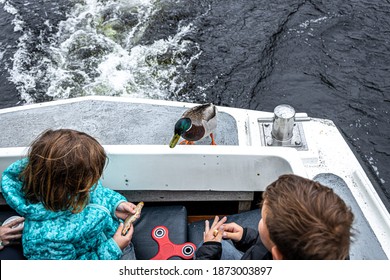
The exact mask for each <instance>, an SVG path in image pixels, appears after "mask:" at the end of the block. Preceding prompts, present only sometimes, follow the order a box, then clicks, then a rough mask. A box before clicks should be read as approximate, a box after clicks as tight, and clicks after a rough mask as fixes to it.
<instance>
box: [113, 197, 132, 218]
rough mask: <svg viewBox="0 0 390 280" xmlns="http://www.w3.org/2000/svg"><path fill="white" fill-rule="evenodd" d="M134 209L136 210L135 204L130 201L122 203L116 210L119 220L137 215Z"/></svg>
mask: <svg viewBox="0 0 390 280" xmlns="http://www.w3.org/2000/svg"><path fill="white" fill-rule="evenodd" d="M134 209H135V205H134V204H133V203H131V202H128V201H126V202H122V203H121V204H119V205H118V207H117V208H116V210H115V215H116V217H117V218H120V219H122V220H125V219H126V218H127V216H129V215H130V214H134V213H135V210H134Z"/></svg>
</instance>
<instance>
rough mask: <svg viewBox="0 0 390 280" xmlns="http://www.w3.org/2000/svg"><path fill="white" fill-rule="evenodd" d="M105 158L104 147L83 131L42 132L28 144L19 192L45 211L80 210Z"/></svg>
mask: <svg viewBox="0 0 390 280" xmlns="http://www.w3.org/2000/svg"><path fill="white" fill-rule="evenodd" d="M106 159H107V156H106V153H105V151H104V148H103V147H102V146H101V145H100V144H99V142H98V141H97V140H96V139H94V138H93V137H91V136H90V135H88V134H86V133H83V132H79V131H76V130H71V129H58V130H47V131H44V132H43V133H42V134H41V135H40V136H39V137H38V138H37V139H36V140H35V141H34V142H33V143H32V144H31V146H30V149H29V152H28V164H27V166H26V168H25V169H24V170H23V171H22V173H21V174H20V178H21V180H22V181H23V187H22V191H23V193H24V195H25V197H26V199H27V200H28V201H30V202H32V203H38V202H41V203H42V204H43V205H44V206H45V208H46V209H48V210H52V211H63V210H70V211H72V212H74V213H77V212H80V211H81V210H82V209H83V208H84V207H85V205H86V204H87V203H88V200H89V191H90V189H91V188H92V187H93V186H94V185H95V184H96V183H97V182H98V180H99V178H100V177H101V176H102V173H103V169H104V166H105V164H106Z"/></svg>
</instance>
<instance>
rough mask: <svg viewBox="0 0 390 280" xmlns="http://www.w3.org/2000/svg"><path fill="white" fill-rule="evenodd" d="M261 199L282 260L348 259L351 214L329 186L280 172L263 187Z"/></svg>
mask: <svg viewBox="0 0 390 280" xmlns="http://www.w3.org/2000/svg"><path fill="white" fill-rule="evenodd" d="M263 202H264V204H265V205H266V206H267V208H266V209H265V210H266V211H267V212H266V219H265V223H266V225H267V228H268V231H269V236H270V239H271V240H272V241H273V242H274V243H275V245H276V246H277V247H278V249H279V251H280V252H281V254H282V255H283V257H284V258H285V259H296V260H305V259H312V260H315V259H317V260H343V259H346V258H348V256H349V248H350V243H351V237H352V236H353V233H352V223H353V219H354V215H353V213H352V211H351V209H350V208H349V207H348V206H347V205H346V204H345V202H344V201H343V200H342V199H341V198H340V197H339V196H338V195H337V194H335V193H334V191H333V190H332V189H331V188H329V187H326V186H323V185H321V184H320V183H318V182H315V181H312V180H309V179H306V178H302V177H300V176H296V175H283V176H280V177H279V179H278V180H276V181H275V182H273V183H272V184H271V185H269V186H268V187H267V189H266V190H265V192H264V193H263Z"/></svg>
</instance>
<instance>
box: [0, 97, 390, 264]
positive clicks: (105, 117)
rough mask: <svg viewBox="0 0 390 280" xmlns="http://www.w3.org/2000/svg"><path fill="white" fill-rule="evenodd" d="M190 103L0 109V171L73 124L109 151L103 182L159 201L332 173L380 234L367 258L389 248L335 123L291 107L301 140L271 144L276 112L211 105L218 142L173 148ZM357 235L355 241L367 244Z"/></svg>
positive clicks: (241, 191)
mask: <svg viewBox="0 0 390 280" xmlns="http://www.w3.org/2000/svg"><path fill="white" fill-rule="evenodd" d="M194 105H195V104H185V103H179V102H170V101H156V100H142V99H131V98H123V97H83V98H75V99H68V100H61V101H55V102H50V103H43V104H34V105H28V106H22V107H15V108H8V109H3V110H0V120H1V122H0V128H1V131H2V133H1V134H0V147H1V148H0V172H2V171H3V170H4V169H5V168H6V167H7V166H8V165H9V164H10V163H12V162H13V161H15V160H17V159H19V158H21V157H23V156H24V155H25V154H26V147H28V146H29V144H30V143H31V141H32V140H33V139H35V137H37V135H39V134H40V133H41V132H42V131H43V130H45V129H48V128H51V129H58V128H72V129H76V130H81V131H84V132H86V133H88V134H90V135H92V136H94V137H95V138H97V139H98V140H99V142H100V143H102V144H103V145H104V147H105V149H106V150H107V153H108V155H109V158H110V161H109V165H108V167H107V169H106V170H105V173H104V176H103V183H104V184H105V185H106V186H108V187H111V188H113V189H116V190H118V191H121V192H126V191H131V192H133V194H134V193H135V194H136V195H137V196H138V197H139V196H142V195H143V194H142V192H144V193H145V192H152V193H153V195H155V194H156V191H157V192H160V193H164V195H161V196H156V201H158V200H159V197H160V198H161V197H163V198H164V199H166V198H167V197H168V196H167V193H169V192H171V193H172V194H174V195H175V196H176V199H177V198H179V199H183V200H184V199H185V197H187V199H188V197H190V198H191V199H194V200H196V199H199V200H202V199H203V200H204V199H207V198H208V199H210V200H216V199H218V200H219V199H223V198H221V196H220V193H224V194H225V195H226V196H225V199H231V197H232V195H233V196H235V197H237V200H242V201H243V202H245V201H248V200H250V199H252V198H253V196H250V195H249V196H248V194H251V193H253V192H260V191H263V190H264V189H265V187H266V186H267V185H268V184H269V183H270V182H272V181H274V180H275V179H277V177H278V176H279V175H281V174H284V173H295V174H298V175H301V176H305V177H308V178H314V177H315V176H316V175H318V174H325V173H329V174H332V175H336V176H338V177H339V178H340V179H342V180H343V182H345V184H346V186H347V188H348V192H349V194H348V197H349V198H351V200H350V202H351V203H353V204H354V205H355V206H354V207H355V209H357V210H356V211H360V212H359V217H361V219H362V220H364V221H365V223H366V229H367V230H365V232H368V233H367V235H368V236H374V238H377V240H378V242H377V245H375V248H376V249H378V253H377V254H375V255H371V257H372V258H375V259H382V258H389V257H390V215H389V212H388V209H387V208H386V206H385V204H384V202H383V201H382V200H381V198H380V196H379V195H378V193H377V191H376V189H375V188H374V186H373V185H372V183H371V182H370V180H369V179H368V177H367V175H366V174H365V172H364V170H363V169H362V167H361V165H360V164H359V162H358V160H357V159H356V157H355V156H354V154H353V152H352V151H351V149H350V148H349V146H348V144H347V143H346V142H345V141H344V139H343V137H342V135H341V134H340V132H339V131H338V129H337V128H336V126H335V125H334V124H333V122H331V121H329V120H323V119H312V118H309V117H308V116H307V115H306V114H304V113H300V114H296V122H297V127H298V128H299V129H301V130H302V131H303V132H304V135H303V137H302V138H300V140H302V144H301V145H300V146H299V147H280V146H276V147H275V146H269V145H267V135H266V130H267V129H268V124H271V122H272V118H273V113H271V112H258V111H251V110H242V109H234V108H227V107H218V110H219V118H218V127H217V131H216V132H215V138H216V142H217V146H210V145H209V143H210V139H209V137H207V138H206V139H204V140H202V141H201V142H200V143H197V145H194V146H180V145H179V146H177V147H175V148H174V149H170V148H169V146H168V144H169V141H170V139H171V137H172V135H173V128H174V124H175V122H176V120H177V119H178V118H179V117H180V116H181V114H182V113H183V112H184V111H185V110H186V109H187V107H191V106H194ZM299 142H300V141H299ZM189 170H190V171H191V175H187V174H188V172H189ZM226 170H228V171H226ZM194 178H196V180H194ZM180 194H181V196H180ZM199 194H202V195H200V196H198V195H199ZM236 194H237V195H236ZM241 210H245V207H243V208H242V209H241ZM363 241H364V242H363V243H367V244H371V243H372V242H371V243H370V242H369V241H366V240H363ZM363 243H362V242H361V241H360V243H358V245H356V246H357V247H356V248H355V250H356V251H359V250H368V249H367V248H364V244H363ZM378 244H380V245H378ZM380 247H381V248H380ZM355 256H356V258H360V259H361V258H366V255H364V254H363V255H362V254H355ZM367 258H370V257H367Z"/></svg>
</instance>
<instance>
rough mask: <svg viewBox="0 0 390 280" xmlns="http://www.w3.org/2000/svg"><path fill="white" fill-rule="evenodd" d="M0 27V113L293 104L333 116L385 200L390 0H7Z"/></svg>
mask: <svg viewBox="0 0 390 280" xmlns="http://www.w3.org/2000/svg"><path fill="white" fill-rule="evenodd" d="M0 26H1V30H0V61H1V66H2V67H1V69H0V73H1V76H0V108H6V107H11V106H19V105H22V104H25V103H34V102H43V101H49V100H53V99H62V98H70V97H73V96H82V95H90V94H99V95H124V96H135V97H146V98H156V99H168V100H180V101H190V102H204V101H212V102H214V103H215V104H218V105H223V106H234V107H240V108H249V109H257V110H266V111H272V110H273V108H274V107H275V106H276V105H278V104H281V103H287V104H290V105H292V106H293V107H295V109H296V111H298V112H306V113H308V114H309V116H312V117H319V118H328V119H332V120H333V121H334V122H335V123H336V125H337V126H338V127H339V128H340V130H341V132H342V133H343V135H344V136H345V138H346V139H347V140H348V143H349V144H350V146H351V147H352V148H353V150H354V151H355V153H356V154H357V156H358V158H359V159H360V160H361V161H362V162H363V163H364V166H365V167H366V169H367V172H368V173H369V174H370V176H371V177H372V178H371V179H372V180H373V181H374V182H375V184H377V185H378V187H379V189H380V190H382V191H383V193H384V194H385V196H386V197H387V198H388V199H389V200H390V172H389V166H390V126H389V124H390V71H389V70H390V1H389V0H381V1H380V0H373V1H368V0H366V1H364V0H352V1H345V0H318V1H314V0H313V1H302V0H301V1H298V0H288V1H287V0H285V1H280V0H276V1H275V0H274V1H264V0H245V1H239V0H219V1H218V0H214V1H212V0H196V1H195V0H181V1H168V0H165V1H164V0H160V1H152V0H150V1H146V0H144V1H103V0H102V1H97V0H95V1H92V0H86V1H81V0H79V1H43V0H39V1H38V0H34V1H32V0H30V1H16V0H14V1H11V0H10V1H7V0H0ZM340 156H342V155H340Z"/></svg>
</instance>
